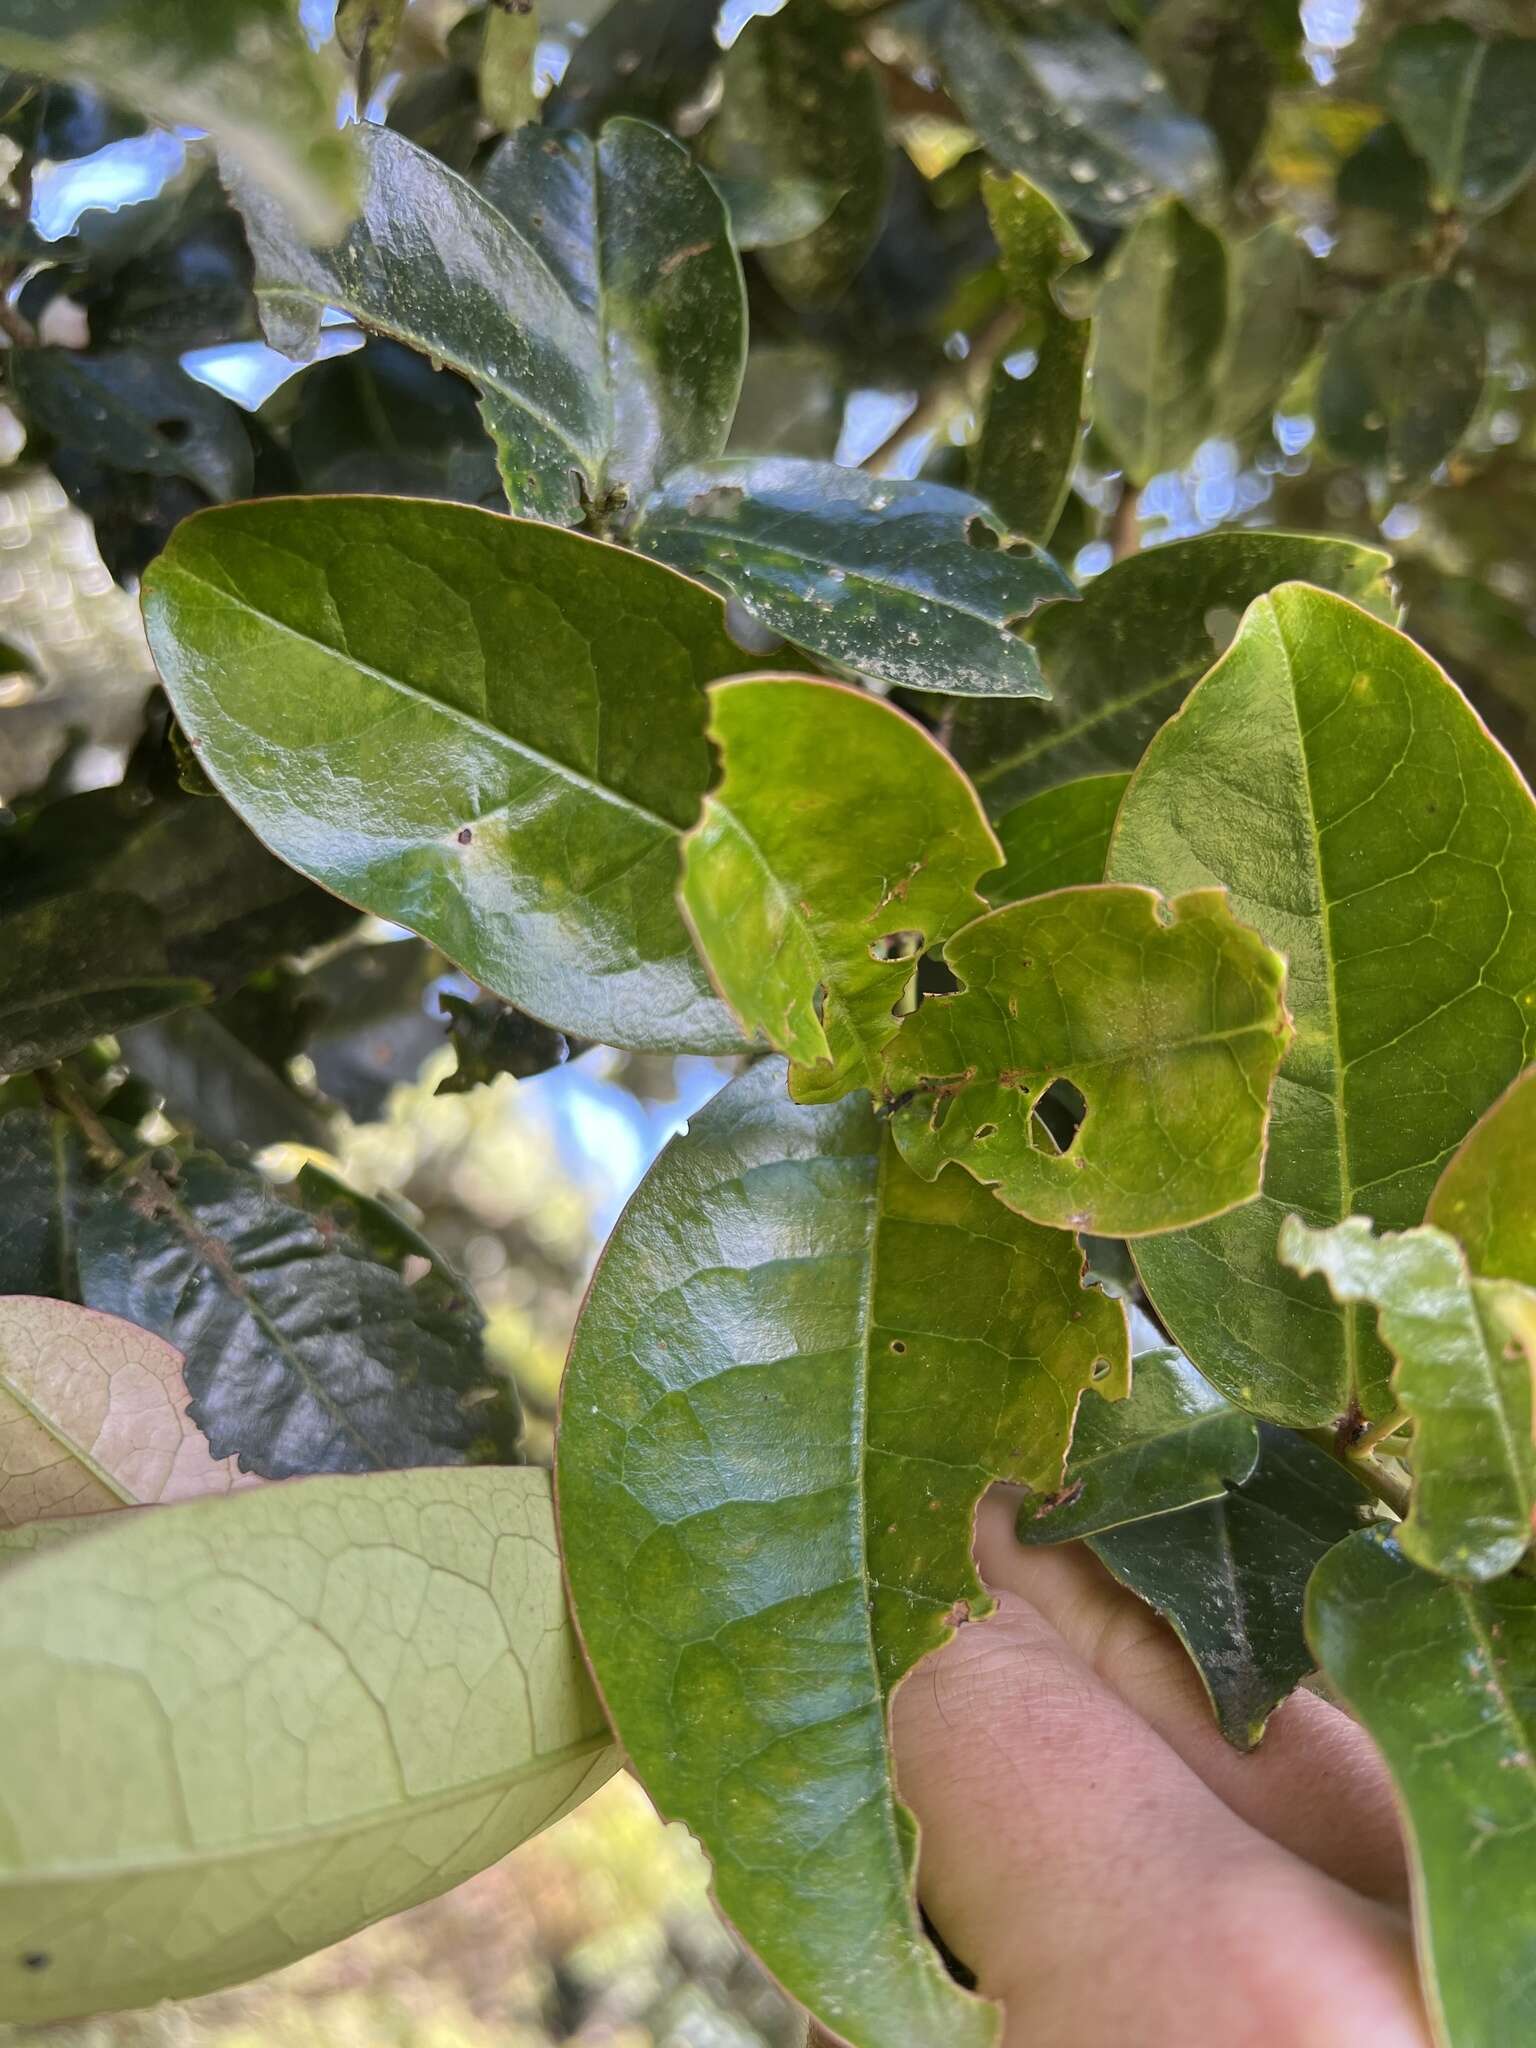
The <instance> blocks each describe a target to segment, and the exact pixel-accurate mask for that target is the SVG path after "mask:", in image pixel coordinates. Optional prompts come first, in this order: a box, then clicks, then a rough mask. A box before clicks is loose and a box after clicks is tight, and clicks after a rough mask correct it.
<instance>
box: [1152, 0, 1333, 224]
mask: <svg viewBox="0 0 1536 2048" xmlns="http://www.w3.org/2000/svg"><path fill="white" fill-rule="evenodd" d="M1268 12H1269V19H1268V20H1266V19H1265V9H1264V7H1263V6H1262V4H1261V5H1259V6H1254V5H1251V4H1250V0H1159V4H1158V5H1157V6H1156V7H1155V8H1154V9H1153V10H1151V15H1150V19H1149V20H1148V22H1147V26H1146V32H1145V36H1144V48H1145V49H1146V52H1147V55H1148V56H1149V57H1150V58H1151V59H1152V62H1153V63H1154V64H1155V65H1156V66H1157V67H1158V69H1159V70H1160V71H1161V72H1162V73H1163V75H1164V77H1165V78H1166V79H1167V80H1168V83H1169V85H1170V86H1171V87H1172V89H1173V92H1174V94H1175V96H1176V97H1177V99H1178V100H1179V102H1180V104H1181V105H1183V106H1185V107H1187V108H1188V109H1189V110H1190V112H1191V113H1195V114H1198V115H1199V116H1200V118H1201V119H1202V120H1203V121H1204V122H1206V124H1207V125H1208V126H1209V127H1210V129H1211V131H1212V134H1213V135H1214V137H1215V140H1216V144H1217V146H1218V148H1219V149H1220V151H1221V158H1222V163H1223V166H1224V168H1225V170H1226V173H1227V177H1228V179H1229V180H1230V182H1231V183H1232V184H1233V185H1237V184H1239V183H1240V182H1241V180H1242V179H1243V177H1244V175H1245V174H1246V172H1247V171H1248V169H1249V167H1250V165H1251V164H1252V162H1253V158H1254V154H1255V152H1256V151H1257V150H1258V148H1259V146H1260V144H1261V143H1262V142H1263V140H1264V131H1265V128H1266V126H1267V124H1268V120H1269V105H1270V96H1271V92H1272V90H1273V87H1274V84H1275V74H1276V68H1277V67H1276V61H1275V60H1276V58H1277V57H1278V58H1282V59H1284V58H1287V57H1289V58H1291V60H1292V61H1293V62H1294V56H1295V45H1296V43H1297V42H1298V41H1299V39H1300V22H1299V20H1298V15H1297V10H1296V9H1295V8H1293V7H1290V6H1289V0H1280V6H1279V7H1278V9H1276V8H1274V7H1271V8H1270V9H1269V10H1268ZM1277 13H1278V15H1279V20H1278V22H1277V21H1276V20H1275V15H1276V14H1277Z"/></svg>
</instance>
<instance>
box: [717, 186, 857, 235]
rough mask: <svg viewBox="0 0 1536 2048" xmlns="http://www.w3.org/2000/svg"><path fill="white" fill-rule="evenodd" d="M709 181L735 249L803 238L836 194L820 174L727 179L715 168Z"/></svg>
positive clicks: (826, 211)
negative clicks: (807, 176) (728, 227)
mask: <svg viewBox="0 0 1536 2048" xmlns="http://www.w3.org/2000/svg"><path fill="white" fill-rule="evenodd" d="M709 182H710V183H711V184H712V185H713V186H714V188H715V190H716V191H717V192H718V193H719V194H720V197H721V199H722V200H724V202H725V211H726V216H727V218H728V219H729V221H730V224H731V240H732V241H733V242H734V243H735V244H736V246H737V248H738V249H776V248H779V247H780V246H781V245H782V244H783V243H785V242H798V241H801V240H803V239H804V237H805V236H806V235H808V234H810V233H811V232H812V231H813V230H814V229H816V228H819V227H820V226H821V224H822V223H823V221H825V220H826V219H827V217H828V215H829V214H830V213H831V211H832V209H833V207H834V206H836V204H837V202H838V199H839V198H840V196H841V195H840V193H839V192H838V189H837V187H836V186H835V185H830V184H828V183H827V182H826V181H825V180H824V179H820V178H745V177H743V178H733V177H730V176H728V175H727V174H726V173H725V172H723V171H719V172H715V173H714V174H712V175H711V177H710V181H709Z"/></svg>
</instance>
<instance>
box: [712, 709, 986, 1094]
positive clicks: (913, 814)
mask: <svg viewBox="0 0 1536 2048" xmlns="http://www.w3.org/2000/svg"><path fill="white" fill-rule="evenodd" d="M710 702H711V707H712V710H711V723H710V736H711V738H712V739H713V740H714V742H715V744H716V745H717V746H718V748H719V749H720V752H721V756H722V759H723V762H724V775H723V779H722V780H721V782H720V784H719V785H718V787H717V788H715V789H714V790H712V791H711V792H710V794H709V795H708V796H707V797H706V798H705V799H704V814H703V817H702V818H701V819H700V821H699V824H698V825H697V826H696V828H695V829H694V831H693V832H691V833H690V834H689V836H688V838H687V839H686V840H685V841H684V842H683V885H682V900H683V907H684V909H685V911H686V912H687V916H688V921H689V923H690V925H691V926H692V928H693V932H694V936H695V939H696V940H697V942H698V945H699V950H700V952H701V953H702V954H703V956H704V959H705V961H706V962H707V963H708V965H709V967H710V970H711V972H712V973H713V975H714V978H715V981H716V983H717V984H718V986H719V988H720V992H721V994H722V995H723V996H724V997H725V999H726V1001H727V1002H728V1003H729V1004H730V1006H731V1009H732V1012H733V1013H734V1014H735V1016H736V1017H737V1018H738V1019H739V1020H740V1022H741V1024H742V1027H743V1035H744V1036H746V1037H751V1036H753V1035H754V1034H761V1036H762V1037H764V1038H766V1039H767V1041H768V1043H769V1044H770V1045H772V1046H774V1047H775V1048H776V1049H777V1050H778V1051H780V1052H784V1053H788V1054H789V1056H790V1058H791V1060H792V1061H794V1063H795V1064H794V1066H793V1067H792V1068H791V1072H790V1092H791V1094H792V1095H793V1096H794V1097H795V1099H796V1100H797V1101H800V1102H830V1101H834V1100H835V1099H836V1098H837V1097H838V1096H839V1095H843V1094H846V1093H847V1091H848V1090H849V1089H850V1088H871V1089H878V1087H879V1085H880V1078H881V1064H880V1055H881V1051H882V1049H883V1048H884V1047H885V1046H886V1045H888V1044H889V1042H890V1041H891V1039H892V1038H894V1037H895V1035H896V1032H897V1030H898V1028H899V1014H898V1013H899V1012H900V1011H901V1010H902V1009H903V1008H904V1007H905V1003H906V999H907V998H908V996H909V994H910V992H911V989H912V984H913V982H914V980H915V978H916V974H917V960H918V956H919V955H920V954H921V953H923V952H925V951H927V949H928V948H929V947H931V946H935V945H937V944H938V943H939V942H940V941H941V940H943V939H946V938H948V937H949V935H950V933H951V932H953V931H956V930H958V929H959V927H960V926H961V925H964V924H968V923H969V922H970V921H971V919H972V918H974V917H977V916H979V915H980V914H981V912H982V911H984V910H985V908H986V905H985V903H984V902H983V901H982V898H981V897H980V896H979V895H978V894H977V891H976V883H977V878H978V877H979V876H980V875H982V874H984V873H985V872H986V870H987V869H988V868H989V867H992V866H995V864H996V862H997V859H998V855H999V852H1000V849H999V847H998V844H997V842H996V840H995V839H994V838H993V836H992V832H991V829H990V827H989V826H988V824H987V821H986V819H985V818H984V817H983V815H982V811H981V806H980V805H979V804H978V803H977V801H976V795H975V792H974V791H973V790H972V789H971V787H970V785H969V783H967V781H966V780H965V777H964V776H963V775H962V774H961V773H960V771H959V769H958V768H956V766H955V765H954V763H953V761H952V760H951V759H950V757H949V756H948V754H946V753H944V752H943V750H942V749H941V748H940V747H938V746H937V745H936V744H935V743H934V741H933V740H932V739H931V738H930V737H929V736H928V734H927V733H926V732H924V730H923V728H922V727H921V726H920V725H918V724H916V723H915V722H914V721H913V720H911V719H909V718H906V717H904V716H903V715H902V713H901V712H899V711H895V710H892V709H891V708H890V707H889V706H888V705H884V704H882V703H880V702H879V700H878V699H877V698H874V697H869V696H866V695H865V694H864V693H863V692H862V691H857V690H849V689H844V688H842V687H840V686H839V685H837V684H835V683H814V682H800V681H798V680H791V679H778V678H775V679H772V680H767V681H761V682H757V681H751V680H749V681H746V682H728V683H717V684H715V685H714V687H713V688H712V689H711V691H710ZM787 790H793V791H794V792H795V794H794V798H793V801H792V802H790V803H786V802H785V792H786V791H787ZM852 819H857V821H858V829H857V831H850V830H849V829H848V825H849V821H850V820H852Z"/></svg>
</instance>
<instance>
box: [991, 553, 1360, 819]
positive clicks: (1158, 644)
mask: <svg viewBox="0 0 1536 2048" xmlns="http://www.w3.org/2000/svg"><path fill="white" fill-rule="evenodd" d="M1389 566H1390V561H1389V557H1387V556H1386V555H1384V554H1382V553H1381V552H1380V551H1379V550H1378V549H1376V548H1367V547H1359V546H1357V545H1356V544H1355V543H1354V542H1352V541H1342V540H1324V539H1320V538H1313V537H1312V536H1309V535H1303V534H1289V533H1207V534H1202V535H1201V536H1200V538H1199V539H1197V540H1181V541H1173V542H1171V543H1169V545H1168V546H1166V547H1158V548H1150V549H1148V550H1147V552H1146V553H1145V554H1139V555H1131V556H1129V557H1127V559H1126V560H1125V561H1123V562H1116V563H1115V565H1114V567H1113V568H1111V569H1106V570H1105V572H1104V574H1103V575H1102V576H1096V577H1095V578H1094V579H1093V581H1092V582H1091V583H1090V584H1089V585H1088V586H1087V588H1086V589H1085V590H1084V592H1083V601H1082V603H1081V604H1077V605H1071V606H1066V605H1058V606H1057V607H1055V609H1054V613H1052V612H1047V613H1044V614H1042V616H1041V618H1040V619H1039V621H1038V622H1037V624H1036V625H1035V626H1034V627H1032V629H1031V632H1030V639H1031V640H1032V642H1033V643H1034V646H1035V650H1036V653H1037V655H1038V657H1039V661H1040V666H1041V670H1042V672H1043V674H1044V676H1045V679H1046V685H1047V687H1048V689H1049V691H1050V701H1049V703H1046V704H1017V705H1014V704H965V705H961V706H960V707H959V711H958V716H957V718H956V720H955V725H954V733H953V739H952V745H953V747H954V750H955V756H956V758H957V760H958V761H959V762H960V764H961V766H962V767H963V768H965V769H966V770H967V772H968V773H969V775H970V777H971V780H972V781H973V782H974V783H975V784H976V787H977V788H978V789H979V790H980V791H981V794H982V798H983V800H984V802H985V803H986V806H987V808H988V810H989V811H990V812H991V813H992V815H993V816H994V817H996V816H997V815H998V813H999V812H1000V811H1003V810H1006V809H1007V808H1008V806H1009V805H1010V804H1014V803H1017V802H1018V800H1019V799H1020V798H1021V797H1024V796H1028V795H1029V794H1030V793H1031V792H1032V791H1034V790H1037V789H1047V788H1049V787H1050V786H1051V785H1052V784H1053V783H1058V782H1064V781H1067V780H1069V779H1070V778H1071V777H1073V776H1077V775H1096V774H1102V773H1104V772H1106V771H1108V770H1112V769H1113V770H1118V769H1129V768H1134V767H1135V766H1136V763H1137V762H1138V761H1139V760H1140V759H1141V756H1142V753H1143V752H1144V750H1145V748H1146V745H1147V742H1148V741H1149V740H1150V739H1151V738H1152V736H1153V734H1154V733H1155V732H1156V731H1157V729H1158V727H1159V726H1160V725H1161V724H1162V722H1163V720H1164V719H1165V718H1167V717H1169V716H1170V715H1171V714H1172V713H1173V712H1175V711H1177V710H1178V708H1179V705H1180V704H1181V703H1182V702H1183V700H1184V697H1185V695H1186V694H1187V692H1188V690H1189V687H1190V685H1191V684H1192V683H1194V682H1195V681H1197V680H1198V678H1199V677H1200V676H1201V675H1203V674H1204V673H1205V671H1206V669H1208V668H1209V667H1210V665H1211V663H1212V661H1214V660H1215V658H1216V656H1217V655H1218V654H1220V653H1222V652H1223V650H1224V649H1225V647H1226V646H1227V644H1228V642H1229V641H1230V639H1231V636H1232V635H1233V634H1234V633H1235V632H1236V631H1237V623H1238V620H1239V619H1240V618H1241V617H1242V615H1243V613H1244V612H1245V611H1246V610H1247V609H1248V606H1249V605H1250V604H1251V603H1252V602H1253V600H1254V599H1255V598H1256V597H1260V596H1262V595H1263V593H1264V592H1265V591H1266V590H1270V589H1273V587H1274V586H1275V584H1277V583H1285V582H1289V581H1291V580H1292V579H1302V580H1304V581H1306V582H1308V583H1317V584H1321V585H1322V587H1323V588H1324V589H1326V590H1338V591H1341V592H1342V593H1343V594H1344V595H1345V596H1346V597H1353V598H1356V599H1357V600H1358V601H1359V602H1360V603H1362V604H1366V605H1369V606H1370V607H1371V608H1372V609H1373V610H1375V609H1378V608H1381V607H1383V606H1385V605H1387V604H1388V603H1389V602H1390V600H1389V596H1388V593H1387V589H1386V584H1385V575H1386V571H1387V569H1388V567H1389Z"/></svg>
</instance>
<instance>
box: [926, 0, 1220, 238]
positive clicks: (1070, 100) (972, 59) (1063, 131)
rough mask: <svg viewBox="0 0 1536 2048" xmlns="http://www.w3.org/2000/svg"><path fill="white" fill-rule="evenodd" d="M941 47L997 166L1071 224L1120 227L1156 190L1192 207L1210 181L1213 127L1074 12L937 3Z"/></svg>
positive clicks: (1130, 48)
mask: <svg viewBox="0 0 1536 2048" xmlns="http://www.w3.org/2000/svg"><path fill="white" fill-rule="evenodd" d="M939 51H940V55H941V58H942V61H943V65H944V71H945V77H946V81H947V83H948V86H949V90H950V92H951V94H952V95H953V96H954V99H955V100H956V102H957V104H958V105H959V108H960V111H961V113H962V114H963V115H964V116H965V118H966V120H967V121H969V123H970V124H971V126H972V127H973V128H974V129H975V130H976V131H977V133H978V134H979V135H980V136H981V139H982V141H983V142H984V143H985V144H986V146H987V148H988V149H989V150H990V151H991V152H992V155H993V156H994V157H995V158H996V160H997V162H998V163H999V164H1001V165H1002V166H1003V167H1004V168H1005V169H1007V170H1010V171H1020V172H1022V173H1023V175H1024V176H1025V177H1026V178H1028V179H1030V180H1031V181H1032V182H1033V183H1034V184H1036V185H1039V186H1040V187H1042V189H1043V190H1045V191H1046V192H1048V193H1049V194H1050V195H1051V197H1052V198H1053V199H1054V200H1055V201H1056V204H1057V205H1058V206H1060V207H1061V208H1062V209H1063V210H1064V211H1066V212H1069V213H1071V214H1072V215H1074V216H1075V217H1076V218H1077V219H1079V220H1086V221H1090V222H1092V223H1094V224H1095V225H1098V226H1104V227H1119V226H1123V225H1124V224H1125V223H1126V222H1127V221H1130V220H1133V219H1134V218H1135V217H1136V215H1137V214H1139V213H1140V212H1141V210H1142V208H1143V207H1144V206H1145V205H1146V203H1147V201H1148V200H1149V199H1150V198H1151V197H1152V196H1153V195H1154V194H1155V193H1158V192H1176V193H1179V194H1181V195H1182V196H1183V197H1184V198H1186V199H1188V200H1190V201H1191V202H1194V201H1197V200H1199V199H1201V198H1202V197H1205V196H1207V195H1208V194H1210V193H1212V192H1213V191H1214V189H1215V187H1216V185H1217V182H1218V180H1219V176H1220V173H1219V170H1218V167H1217V161H1216V151H1215V147H1214V144H1213V140H1212V137H1211V134H1210V131H1209V129H1207V128H1206V126H1205V125H1204V123H1203V122H1201V121H1196V120H1194V119H1192V118H1191V117H1190V116H1189V115H1188V114H1186V113H1184V112H1183V111H1182V110H1181V109H1180V107H1179V106H1178V105H1177V104H1176V103H1175V101H1174V100H1173V98H1172V96H1171V95H1170V93H1169V91H1168V88H1167V87H1166V86H1165V85H1164V84H1163V82H1162V80H1161V79H1160V78H1159V77H1158V75H1157V73H1156V72H1155V71H1151V70H1149V69H1148V67H1147V62H1146V59H1145V58H1144V57H1143V56H1142V54H1141V52H1140V51H1139V50H1138V49H1137V47H1136V45H1135V44H1134V43H1132V42H1129V41H1128V40H1127V39H1126V38H1125V37H1124V36H1121V35H1119V34H1117V33H1116V32H1115V31H1114V30H1113V29H1110V28H1105V27H1101V26H1100V25H1099V24H1098V23H1097V22H1094V21H1090V20H1088V19H1087V18H1086V17H1085V16H1084V15H1082V14H1081V13H1078V12H1075V11H1074V10H1073V9H1071V8H1070V7H1052V8H1050V9H1049V10H1048V11H1046V10H1040V9H1037V8H1032V7H1029V6H1027V5H1021V4H1019V0H945V5H944V7H943V8H942V10H941V12H940V26H939Z"/></svg>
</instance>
